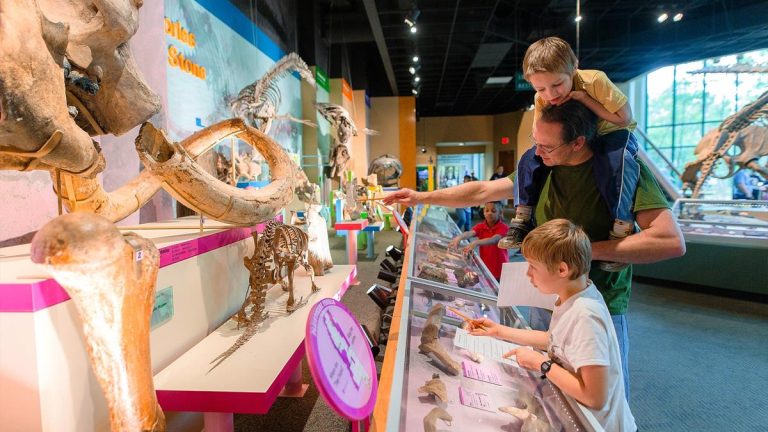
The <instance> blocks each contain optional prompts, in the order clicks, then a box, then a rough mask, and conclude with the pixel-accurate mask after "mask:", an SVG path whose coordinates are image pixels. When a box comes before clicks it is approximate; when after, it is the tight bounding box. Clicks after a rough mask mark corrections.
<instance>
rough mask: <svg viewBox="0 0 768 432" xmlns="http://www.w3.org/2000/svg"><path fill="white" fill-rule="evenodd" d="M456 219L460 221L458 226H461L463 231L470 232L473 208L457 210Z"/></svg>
mask: <svg viewBox="0 0 768 432" xmlns="http://www.w3.org/2000/svg"><path fill="white" fill-rule="evenodd" d="M456 218H457V219H458V222H457V224H458V225H459V229H460V230H462V231H469V230H470V229H472V208H471V207H467V208H457V209H456Z"/></svg>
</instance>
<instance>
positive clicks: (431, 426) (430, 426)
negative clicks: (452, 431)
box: [424, 407, 453, 432]
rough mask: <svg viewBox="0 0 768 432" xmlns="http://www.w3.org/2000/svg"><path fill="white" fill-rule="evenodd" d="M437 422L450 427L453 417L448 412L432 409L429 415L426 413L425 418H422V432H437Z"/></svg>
mask: <svg viewBox="0 0 768 432" xmlns="http://www.w3.org/2000/svg"><path fill="white" fill-rule="evenodd" d="M438 420H442V421H444V422H445V423H446V424H447V425H448V426H450V425H451V422H452V421H453V417H452V416H451V415H450V414H448V411H446V410H444V409H442V408H440V407H434V408H432V411H430V412H429V413H427V415H426V416H424V432H437V421H438Z"/></svg>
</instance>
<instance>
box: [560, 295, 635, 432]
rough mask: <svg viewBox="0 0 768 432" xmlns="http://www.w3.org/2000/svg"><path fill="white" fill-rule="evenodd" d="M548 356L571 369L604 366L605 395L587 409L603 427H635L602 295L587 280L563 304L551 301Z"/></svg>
mask: <svg viewBox="0 0 768 432" xmlns="http://www.w3.org/2000/svg"><path fill="white" fill-rule="evenodd" d="M558 303H559V300H558ZM549 356H550V358H551V359H553V360H554V361H555V363H557V364H559V365H560V366H562V367H563V368H565V369H567V370H569V371H571V372H576V371H578V370H579V368H581V367H583V366H608V379H607V383H608V399H607V401H606V403H605V405H604V406H603V407H602V408H601V409H589V410H590V411H591V412H592V414H594V415H595V418H596V419H597V421H598V422H599V423H600V424H601V425H602V426H603V428H604V429H605V430H606V431H617V432H618V431H627V432H634V431H636V430H637V425H636V424H635V418H634V416H632V412H631V411H630V410H629V404H628V403H627V399H626V397H625V396H624V379H623V377H622V373H621V355H620V353H619V342H618V341H617V339H616V330H615V329H614V328H613V322H612V321H611V315H610V314H609V313H608V308H607V307H606V306H605V301H604V300H603V296H602V295H600V292H599V291H598V290H597V288H596V287H595V285H594V284H593V283H592V282H591V281H590V282H589V286H587V288H586V289H585V290H583V291H581V292H580V293H578V294H575V295H574V296H573V297H571V298H569V299H568V300H567V301H565V302H564V303H563V304H555V309H554V310H553V311H552V323H551V324H550V326H549Z"/></svg>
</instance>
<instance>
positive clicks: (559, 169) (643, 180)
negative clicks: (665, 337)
mask: <svg viewBox="0 0 768 432" xmlns="http://www.w3.org/2000/svg"><path fill="white" fill-rule="evenodd" d="M638 163H639V165H640V179H639V180H638V186H637V193H636V195H635V204H634V207H633V211H634V213H635V214H637V212H639V211H642V210H651V209H659V208H669V203H668V202H667V199H666V197H665V196H664V193H663V192H662V190H661V187H659V184H658V183H657V182H656V179H655V178H654V177H653V174H652V173H651V171H650V170H649V169H648V167H647V166H645V164H644V163H642V162H641V161H638ZM509 178H510V179H511V180H513V181H514V174H512V175H511V176H510V177H509ZM534 214H535V218H536V223H537V224H542V223H544V222H547V221H549V220H552V219H557V218H565V219H569V220H570V221H571V222H573V223H575V224H577V225H580V226H581V227H582V228H583V229H584V231H585V232H586V233H587V235H588V236H589V238H590V240H592V241H593V242H594V241H601V240H607V239H608V233H609V231H610V230H611V228H612V227H613V218H612V217H611V214H610V212H609V211H608V206H607V204H606V203H605V200H603V198H602V196H601V195H600V191H599V190H598V188H597V183H596V182H595V178H594V174H593V172H592V159H590V160H588V161H586V162H584V163H582V164H581V165H577V166H555V167H552V168H551V172H550V174H549V177H548V178H547V181H546V183H545V185H544V188H543V189H542V191H541V198H540V199H539V202H538V203H537V205H536V211H535V213H534ZM589 278H590V279H592V281H593V282H594V283H595V285H596V286H597V288H598V289H599V290H600V292H601V293H602V294H603V298H604V299H605V303H606V305H608V311H609V312H610V313H611V315H619V314H624V313H626V312H627V304H628V302H629V294H630V291H631V283H632V266H630V267H628V268H627V269H625V270H622V271H620V272H615V273H611V272H606V271H603V270H600V268H599V267H598V266H597V265H595V264H594V263H593V265H592V268H591V270H590V272H589Z"/></svg>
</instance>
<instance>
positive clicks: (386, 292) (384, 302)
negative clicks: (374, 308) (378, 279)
mask: <svg viewBox="0 0 768 432" xmlns="http://www.w3.org/2000/svg"><path fill="white" fill-rule="evenodd" d="M366 293H367V294H368V297H370V298H371V300H373V302H374V303H376V304H377V305H378V306H379V307H380V308H381V310H384V309H386V308H387V306H389V296H390V294H392V290H391V289H389V288H387V287H385V286H383V285H379V284H373V285H371V287H370V288H368V291H367V292H366Z"/></svg>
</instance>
